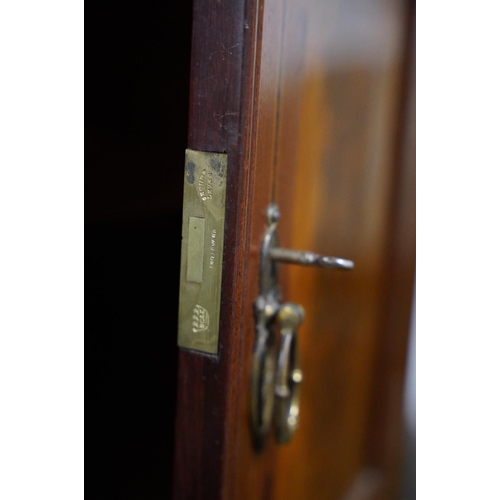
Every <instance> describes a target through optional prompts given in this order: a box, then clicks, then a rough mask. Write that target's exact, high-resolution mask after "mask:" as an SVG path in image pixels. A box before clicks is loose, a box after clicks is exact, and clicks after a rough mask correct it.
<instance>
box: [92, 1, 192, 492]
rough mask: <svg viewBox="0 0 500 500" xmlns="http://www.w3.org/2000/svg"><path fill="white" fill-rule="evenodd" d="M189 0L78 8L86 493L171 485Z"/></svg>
mask: <svg viewBox="0 0 500 500" xmlns="http://www.w3.org/2000/svg"><path fill="white" fill-rule="evenodd" d="M191 12H192V4H191V2H189V1H186V2H177V3H174V2H172V3H171V2H149V3H148V2H146V3H145V2H142V3H139V4H134V5H133V6H132V5H127V4H124V3H123V2H121V3H118V2H100V3H97V2H96V3H94V4H89V3H87V6H86V12H85V21H86V26H85V94H86V95H85V327H86V330H85V424H86V425H85V427H86V428H85V431H86V433H85V498H87V499H89V500H94V499H95V500H97V499H100V500H101V499H144V500H147V499H165V498H170V496H171V478H172V465H173V455H172V453H173V438H174V427H173V426H174V415H175V412H174V410H175V397H176V395H175V389H176V379H177V348H176V336H177V306H178V302H177V301H178V298H177V295H178V280H179V276H178V273H179V262H180V242H181V212H182V183H183V164H184V150H185V148H186V140H187V112H188V91H189V59H190V38H191Z"/></svg>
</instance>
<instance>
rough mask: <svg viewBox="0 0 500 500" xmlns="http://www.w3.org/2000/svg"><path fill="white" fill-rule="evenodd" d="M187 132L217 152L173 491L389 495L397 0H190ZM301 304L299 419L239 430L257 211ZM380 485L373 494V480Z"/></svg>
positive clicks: (406, 57) (254, 291)
mask: <svg viewBox="0 0 500 500" xmlns="http://www.w3.org/2000/svg"><path fill="white" fill-rule="evenodd" d="M194 4H195V5H194V17H193V42H192V47H193V48H192V61H191V88H190V111H189V144H188V147H189V148H191V149H198V150H202V151H214V152H227V153H228V187H227V209H226V229H225V245H224V264H223V266H224V273H223V283H222V305H221V322H220V345H219V355H218V356H217V357H215V356H207V355H202V354H199V353H195V352H190V351H187V350H181V352H180V355H179V375H178V399H177V424H176V469H175V481H174V495H175V498H177V499H201V498H203V499H219V498H220V499H227V500H230V499H235V498H238V499H240V498H241V499H280V500H281V499H287V500H288V499H304V498H315V499H367V498H377V495H379V498H384V499H387V498H394V495H395V492H396V489H397V454H398V449H399V446H400V440H399V429H400V426H401V396H402V383H403V376H404V362H405V349H406V341H407V327H408V321H409V311H410V304H411V296H412V290H413V276H414V266H415V261H414V236H415V230H414V228H415V220H414V152H413V149H412V148H413V145H414V131H413V128H412V127H413V125H414V123H413V121H414V118H413V116H412V115H411V112H410V111H411V109H410V108H411V106H412V105H413V104H412V100H411V99H412V97H411V96H412V90H411V89H412V87H411V85H408V84H407V82H408V78H409V77H408V74H409V68H410V66H411V64H412V63H411V58H410V55H411V50H412V49H411V47H412V46H411V43H410V42H411V36H412V35H411V30H409V26H410V25H411V22H412V21H411V19H412V18H411V15H410V13H411V12H412V4H411V3H408V2H404V1H397V0H371V1H370V0H360V1H358V2H348V1H335V2H326V1H319V0H318V1H312V2H306V1H303V0H290V1H284V0H266V1H265V2H264V1H262V0H260V1H259V0H255V1H247V2H243V1H227V0H226V1H224V0H222V1H220V2H210V1H208V0H195V2H194ZM272 200H274V201H276V202H277V203H278V204H279V206H280V208H281V212H282V220H281V221H280V240H281V244H282V245H283V246H286V247H290V248H297V249H304V250H305V249H307V250H313V251H317V252H321V253H325V254H329V255H336V256H339V257H346V258H351V259H353V260H354V261H355V262H356V269H355V270H354V271H353V272H352V273H340V272H337V271H331V270H315V269H311V268H307V269H305V268H300V267H290V266H282V267H281V270H280V282H281V287H282V291H283V296H284V298H285V299H286V300H291V301H294V302H297V303H300V304H301V305H303V306H304V308H305V311H306V318H305V321H304V324H303V326H302V327H301V330H300V332H299V339H300V352H301V356H302V363H303V371H304V377H305V378H304V384H303V391H302V394H303V396H302V402H301V416H300V426H299V429H298V431H297V434H296V436H295V437H294V438H293V440H292V442H291V443H290V444H289V445H287V446H282V447H278V446H277V445H276V441H275V439H274V436H273V433H272V432H271V434H270V435H269V437H268V439H267V441H266V446H265V448H264V449H263V450H262V451H260V452H259V451H256V450H255V449H254V447H253V443H252V436H251V428H250V422H249V397H248V396H249V376H250V362H251V355H252V351H253V345H254V340H255V337H254V318H253V302H254V300H255V299H256V297H257V295H258V264H259V252H260V244H261V241H262V236H263V232H264V229H265V211H266V207H267V206H268V204H269V203H270V202H271V201H272ZM380 495H381V496H380Z"/></svg>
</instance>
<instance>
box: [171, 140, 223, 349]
mask: <svg viewBox="0 0 500 500" xmlns="http://www.w3.org/2000/svg"><path fill="white" fill-rule="evenodd" d="M226 179H227V155H226V154H222V153H205V152H202V151H193V150H191V149H187V150H186V163H185V172H184V208H183V215H182V248H181V279H180V295H179V333H178V337H177V343H178V345H179V346H180V347H185V348H187V349H194V350H197V351H201V352H205V353H210V354H217V351H218V344H219V316H220V294H221V281H222V257H223V250H224V218H225V211H226Z"/></svg>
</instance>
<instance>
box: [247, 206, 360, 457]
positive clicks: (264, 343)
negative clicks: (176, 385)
mask: <svg viewBox="0 0 500 500" xmlns="http://www.w3.org/2000/svg"><path fill="white" fill-rule="evenodd" d="M279 218H280V212H279V208H278V206H277V205H275V204H271V205H270V206H269V207H268V209H267V229H266V232H265V234H264V239H263V242H262V248H261V254H260V270H259V297H258V298H257V300H256V301H255V304H254V313H255V333H256V339H255V348H254V354H253V358H252V374H251V395H250V408H251V420H252V427H253V434H254V442H255V445H256V447H257V448H259V449H260V448H262V447H263V446H264V440H265V437H266V435H267V433H268V431H269V428H270V426H271V423H272V421H273V417H274V423H275V428H276V439H277V441H278V443H280V444H283V443H287V442H288V441H290V439H291V438H292V436H293V434H294V433H295V431H296V429H297V426H298V423H299V393H300V385H301V382H302V370H301V368H300V363H299V348H298V329H299V327H300V325H301V323H302V321H303V319H304V310H303V308H302V307H301V306H299V305H298V304H294V303H292V302H287V303H284V304H282V303H281V300H282V297H281V291H280V288H279V282H278V263H280V262H281V263H286V264H299V265H303V266H319V267H326V268H332V269H343V270H350V269H353V268H354V262H352V261H351V260H347V259H340V258H337V257H328V256H323V255H319V254H316V253H313V252H303V251H298V250H289V249H286V248H280V246H279V241H278V234H277V227H278V221H279ZM277 335H279V342H278V344H279V347H278V352H277V353H276V349H275V344H276V336H277Z"/></svg>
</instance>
